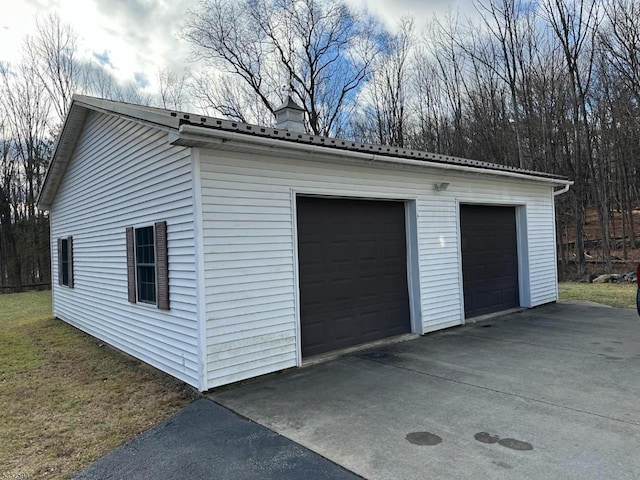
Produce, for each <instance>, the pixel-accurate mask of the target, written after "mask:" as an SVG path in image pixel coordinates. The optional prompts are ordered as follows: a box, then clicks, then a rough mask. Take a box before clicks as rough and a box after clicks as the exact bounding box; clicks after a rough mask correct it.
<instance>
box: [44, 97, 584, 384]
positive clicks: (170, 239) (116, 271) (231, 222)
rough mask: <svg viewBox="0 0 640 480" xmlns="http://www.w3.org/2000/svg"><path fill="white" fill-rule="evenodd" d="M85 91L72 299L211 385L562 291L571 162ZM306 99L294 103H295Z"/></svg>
mask: <svg viewBox="0 0 640 480" xmlns="http://www.w3.org/2000/svg"><path fill="white" fill-rule="evenodd" d="M280 113H282V114H284V116H285V117H286V118H287V122H286V123H284V124H283V126H285V127H289V129H288V130H287V129H284V128H280V129H278V128H276V129H272V128H266V127H259V126H254V125H246V124H239V123H235V122H230V121H227V120H220V119H215V118H210V117H203V116H199V115H193V114H185V113H179V112H172V111H168V110H162V109H157V108H150V107H142V106H137V105H130V104H124V103H119V102H112V101H107V100H100V99H96V98H91V97H83V96H76V97H74V99H73V102H72V105H71V108H70V111H69V114H68V115H67V118H66V121H65V124H64V127H63V130H62V133H61V135H60V138H59V140H58V143H57V144H56V147H55V152H54V156H53V159H52V161H51V165H50V167H49V170H48V172H47V176H46V179H45V183H44V187H43V189H42V192H41V193H40V197H39V205H40V208H42V209H46V210H49V212H50V220H51V245H52V258H53V259H54V262H53V270H52V272H53V278H54V279H57V282H56V281H54V282H53V283H54V285H53V312H54V315H55V316H56V317H58V318H60V319H62V320H64V321H66V322H68V323H70V324H72V325H74V326H76V327H78V328H80V329H82V330H84V331H86V332H88V333H90V334H91V335H94V336H96V337H98V338H100V339H102V340H104V341H105V342H107V343H109V344H111V345H113V346H115V347H117V348H119V349H121V350H123V351H125V352H127V353H129V354H131V355H134V356H136V357H138V358H140V359H142V360H144V361H145V362H148V363H150V364H151V365H154V366H155V367H157V368H159V369H161V370H163V371H165V372H167V373H169V374H171V375H173V376H175V377H177V378H180V379H181V380H184V381H185V382H187V383H189V384H191V385H193V386H194V387H196V388H198V389H200V390H202V391H205V390H208V389H211V388H214V387H217V386H220V385H224V384H228V383H231V382H236V381H239V380H243V379H247V378H250V377H255V376H258V375H262V374H266V373H270V372H274V371H278V370H282V369H285V368H289V367H295V366H300V365H301V364H302V362H303V361H304V360H305V359H306V358H308V357H311V356H313V355H317V354H320V353H325V352H329V351H333V350H339V349H342V348H345V347H350V346H354V345H358V344H363V343H367V342H370V341H374V340H379V339H382V338H387V337H391V336H395V335H400V334H405V333H415V334H423V333H427V332H430V331H434V330H438V329H442V328H447V327H452V326H455V325H461V324H464V323H465V321H468V320H469V319H471V318H473V317H477V316H480V315H484V314H487V313H494V312H500V311H504V310H508V309H511V308H517V307H524V308H528V307H534V306H537V305H541V304H544V303H548V302H553V301H555V300H556V299H557V280H556V252H555V227H554V200H553V198H554V195H555V194H557V193H559V192H564V191H566V189H567V188H568V186H569V185H570V183H571V182H569V181H568V180H567V179H566V178H562V177H558V176H554V175H550V174H546V173H540V172H532V171H527V170H521V169H515V168H511V167H505V166H499V165H494V164H488V163H483V162H476V161H471V160H466V159H459V158H453V157H446V156H441V155H435V154H430V153H425V152H419V151H414V150H406V149H398V148H393V147H386V146H378V145H369V144H361V143H357V142H350V141H343V140H338V139H332V138H322V137H316V136H311V135H307V134H304V133H298V132H296V131H295V130H296V124H295V117H296V112H295V111H290V110H289V111H287V110H284V111H283V112H280ZM292 119H293V120H292Z"/></svg>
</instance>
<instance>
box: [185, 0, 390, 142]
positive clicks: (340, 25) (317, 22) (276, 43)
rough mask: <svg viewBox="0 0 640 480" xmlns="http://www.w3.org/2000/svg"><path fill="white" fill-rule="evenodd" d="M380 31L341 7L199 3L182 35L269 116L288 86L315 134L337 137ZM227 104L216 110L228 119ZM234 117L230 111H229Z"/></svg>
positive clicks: (266, 1)
mask: <svg viewBox="0 0 640 480" xmlns="http://www.w3.org/2000/svg"><path fill="white" fill-rule="evenodd" d="M378 32H379V27H378V25H377V24H375V23H373V21H371V20H369V21H365V20H364V19H363V18H361V17H360V16H359V15H358V14H357V13H356V12H355V11H353V10H352V9H351V8H349V7H348V6H347V5H346V4H345V3H343V2H342V1H340V0H326V1H322V0H240V1H232V0H204V1H203V2H202V3H201V4H200V8H199V9H198V10H196V11H191V12H190V14H189V18H188V20H187V24H186V28H185V30H184V36H185V38H186V39H187V40H188V41H189V42H191V43H192V44H193V47H194V53H195V55H196V56H197V57H198V58H200V59H204V60H205V61H207V62H208V63H209V65H210V66H212V67H213V68H219V69H222V70H223V71H225V72H227V73H230V74H231V75H233V76H234V77H235V78H238V79H240V80H241V81H242V82H244V83H245V84H246V85H247V86H248V87H249V89H250V91H251V92H252V93H253V95H254V97H255V100H257V101H258V102H260V103H262V104H263V105H264V107H265V108H266V109H267V110H268V111H270V112H273V110H274V108H276V107H277V106H278V104H279V103H281V102H282V97H281V90H282V86H283V85H285V86H286V85H288V86H289V88H290V91H291V94H292V96H293V97H294V99H295V100H296V101H297V102H298V103H299V104H300V105H301V106H302V107H303V108H304V110H305V112H306V118H307V122H308V126H309V129H310V131H311V132H312V133H314V134H323V135H327V134H336V133H337V132H338V131H339V130H340V129H341V128H342V126H343V125H344V124H345V122H346V118H345V111H346V110H348V108H349V106H350V105H352V104H353V102H354V101H355V97H356V93H357V91H358V89H359V87H360V86H361V85H362V84H363V82H365V81H366V79H367V77H368V75H369V72H370V68H371V63H372V61H373V59H374V58H375V56H376V55H377V53H378V51H379V48H380V42H379V41H377V40H378V39H377V38H376V35H377V34H378ZM223 100H224V99H220V98H217V99H216V101H215V102H213V103H214V104H215V105H216V108H217V109H219V110H221V111H225V110H226V109H227V106H225V105H224V101H223ZM228 107H229V108H228V110H231V111H233V110H234V109H235V108H234V107H233V106H228Z"/></svg>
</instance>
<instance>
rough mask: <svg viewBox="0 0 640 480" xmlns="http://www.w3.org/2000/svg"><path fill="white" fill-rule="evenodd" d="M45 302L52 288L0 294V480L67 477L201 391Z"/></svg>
mask: <svg viewBox="0 0 640 480" xmlns="http://www.w3.org/2000/svg"><path fill="white" fill-rule="evenodd" d="M50 304H51V295H50V292H30V293H21V294H12V295H0V425H1V426H0V478H56V479H59V478H68V477H69V476H71V475H72V474H74V473H76V472H77V471H78V470H80V469H81V468H82V467H84V466H86V465H88V464H89V463H91V462H92V461H93V460H95V459H97V458H99V457H101V456H102V455H104V454H106V453H108V452H109V451H110V450H112V449H113V448H115V447H117V446H118V445H121V444H122V443H124V442H125V441H127V440H129V439H131V438H133V437H134V436H136V435H138V434H139V433H141V432H143V431H145V430H147V429H148V428H150V427H152V426H153V425H155V424H156V423H158V422H159V421H161V420H163V419H164V418H166V417H167V416H169V415H171V414H172V413H174V412H176V411H177V410H179V409H180V408H182V407H183V406H185V405H187V404H188V403H190V402H191V401H192V400H193V399H195V398H197V396H198V395H197V393H196V392H195V391H194V390H192V389H191V388H190V387H188V386H186V385H185V384H184V383H182V382H180V381H178V380H175V379H174V378H172V377H169V376H168V375H165V374H163V373H162V372H160V371H158V370H156V369H154V368H152V367H150V366H148V365H146V364H144V363H142V362H140V361H138V360H135V359H133V358H131V357H128V356H126V355H124V354H122V353H120V352H118V351H116V350H114V349H112V348H109V347H108V346H106V345H104V344H103V343H101V342H100V341H98V340H96V339H94V338H92V337H90V336H89V335H86V334H85V333H83V332H80V331H79V330H77V329H75V328H73V327H71V326H69V325H67V324H66V323H64V322H61V321H59V320H54V319H53V318H51V313H50V312H51V310H50Z"/></svg>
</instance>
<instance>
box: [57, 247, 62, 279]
mask: <svg viewBox="0 0 640 480" xmlns="http://www.w3.org/2000/svg"><path fill="white" fill-rule="evenodd" d="M58 285H62V239H61V238H59V239H58Z"/></svg>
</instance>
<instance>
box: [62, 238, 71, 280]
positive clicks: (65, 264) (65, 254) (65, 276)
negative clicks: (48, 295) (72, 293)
mask: <svg viewBox="0 0 640 480" xmlns="http://www.w3.org/2000/svg"><path fill="white" fill-rule="evenodd" d="M60 243H61V248H60V249H61V250H62V252H61V257H62V259H61V262H60V268H61V269H62V284H63V285H66V286H67V287H68V286H69V240H68V239H66V238H63V239H62V241H61V242H60Z"/></svg>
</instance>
